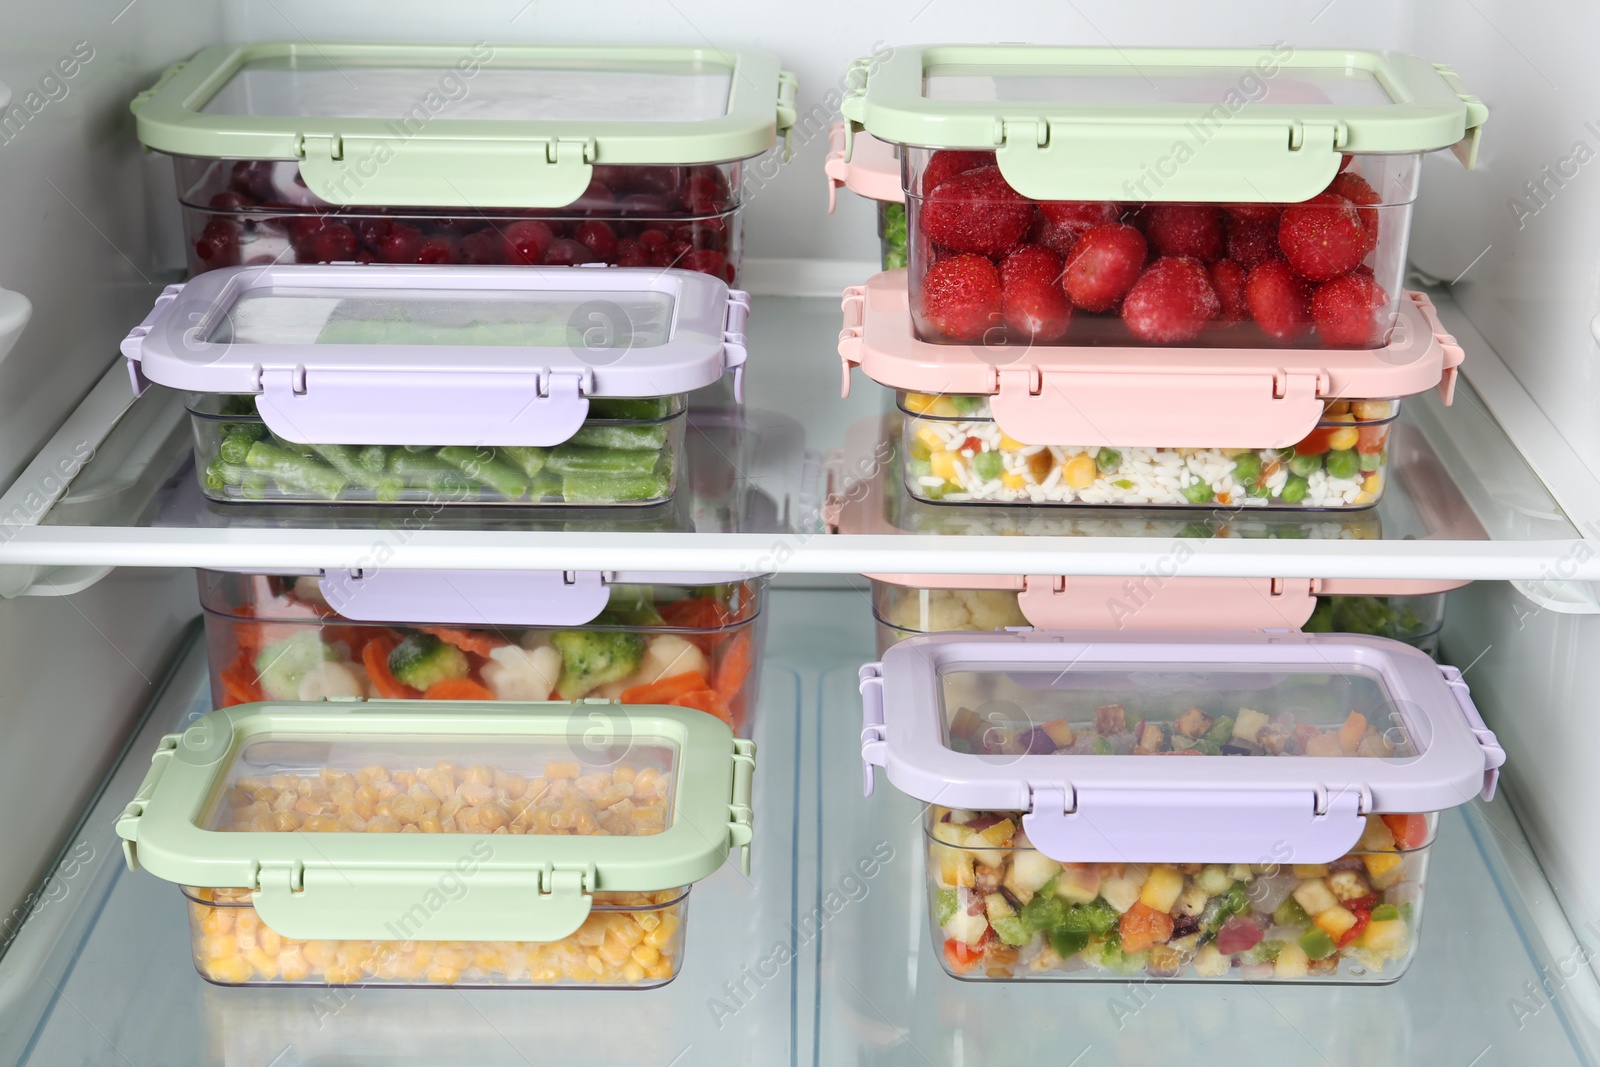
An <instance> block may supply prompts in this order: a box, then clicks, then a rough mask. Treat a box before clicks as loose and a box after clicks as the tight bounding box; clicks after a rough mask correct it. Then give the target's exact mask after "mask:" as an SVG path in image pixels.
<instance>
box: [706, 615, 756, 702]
mask: <svg viewBox="0 0 1600 1067" xmlns="http://www.w3.org/2000/svg"><path fill="white" fill-rule="evenodd" d="M749 676H750V628H749V627H748V626H747V627H745V628H744V629H743V630H740V631H739V632H738V633H736V634H734V635H733V640H732V641H729V642H728V647H727V648H725V649H723V650H722V655H721V656H720V657H718V659H717V666H716V670H714V671H713V672H712V683H711V686H712V688H713V689H715V690H716V691H717V692H718V693H720V694H722V699H723V700H732V699H733V696H734V694H735V693H737V692H739V690H741V689H743V688H744V680H745V679H746V678H748V677H749Z"/></svg>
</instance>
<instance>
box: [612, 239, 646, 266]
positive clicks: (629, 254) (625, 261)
mask: <svg viewBox="0 0 1600 1067" xmlns="http://www.w3.org/2000/svg"><path fill="white" fill-rule="evenodd" d="M616 264H617V266H619V267H648V266H649V265H650V253H649V252H647V251H645V249H644V246H643V245H641V244H640V243H639V242H638V241H635V240H634V239H633V238H632V237H624V238H623V239H622V240H620V241H618V242H617V258H616Z"/></svg>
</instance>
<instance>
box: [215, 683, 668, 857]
mask: <svg viewBox="0 0 1600 1067" xmlns="http://www.w3.org/2000/svg"><path fill="white" fill-rule="evenodd" d="M310 669H312V670H315V669H317V668H316V667H315V666H313V667H312V668H310ZM619 729H620V730H623V731H625V730H626V720H621V719H618V718H616V717H615V716H612V715H608V714H606V712H605V710H604V709H603V708H600V707H595V708H593V709H590V713H589V714H585V709H584V708H583V707H582V706H580V705H574V706H573V733H572V736H571V737H570V739H569V740H562V739H551V738H547V737H541V738H528V737H520V736H504V737H497V736H490V735H474V736H471V737H457V738H452V737H449V736H439V737H429V738H417V737H415V736H406V737H399V736H382V735H372V736H368V735H347V736H328V735H320V736H310V735H306V736H291V735H275V734H268V735H264V736H261V737H257V738H254V739H252V740H250V741H248V742H247V743H246V744H244V745H243V746H242V747H241V748H240V750H239V752H238V753H237V755H236V756H235V759H234V762H233V764H232V766H231V767H229V769H228V775H227V778H226V780H225V781H224V782H223V784H222V786H221V787H220V788H219V790H218V792H217V796H216V798H215V799H214V801H213V802H212V804H211V805H210V808H209V810H208V811H207V812H206V813H205V815H204V816H203V817H202V820H201V823H200V825H202V826H203V827H205V828H206V829H209V830H221V831H242V832H257V833H273V832H277V833H291V832H309V833H315V832H330V833H336V832H355V833H417V832H421V833H468V834H492V833H496V832H499V831H501V830H502V828H503V830H504V832H506V833H511V834H593V835H602V836H614V837H629V836H642V835H647V834H657V833H661V832H662V831H663V830H665V829H666V828H667V827H668V826H670V825H671V823H672V798H673V787H674V780H673V776H674V774H675V772H676V770H677V764H678V749H677V746H676V745H675V744H674V743H673V742H672V741H669V740H667V739H664V738H660V737H646V736H641V737H628V736H619V732H618V731H619Z"/></svg>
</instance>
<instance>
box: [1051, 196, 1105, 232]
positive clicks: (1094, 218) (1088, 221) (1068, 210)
mask: <svg viewBox="0 0 1600 1067" xmlns="http://www.w3.org/2000/svg"><path fill="white" fill-rule="evenodd" d="M1039 211H1040V212H1041V213H1042V214H1043V215H1044V217H1045V218H1046V219H1048V220H1049V221H1050V222H1052V223H1054V224H1055V225H1057V226H1061V227H1063V228H1065V229H1067V230H1069V231H1071V232H1072V233H1073V234H1075V235H1081V234H1083V233H1084V231H1086V230H1091V229H1093V228H1094V227H1096V226H1101V225H1104V224H1105V223H1108V222H1116V221H1118V220H1119V219H1121V218H1122V205H1121V204H1114V203H1112V202H1111V201H1109V200H1041V201H1039Z"/></svg>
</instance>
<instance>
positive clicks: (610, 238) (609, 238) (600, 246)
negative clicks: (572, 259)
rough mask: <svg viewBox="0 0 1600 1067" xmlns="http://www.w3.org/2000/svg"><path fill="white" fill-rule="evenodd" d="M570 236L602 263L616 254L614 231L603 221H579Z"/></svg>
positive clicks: (608, 260)
mask: <svg viewBox="0 0 1600 1067" xmlns="http://www.w3.org/2000/svg"><path fill="white" fill-rule="evenodd" d="M572 236H573V239H574V240H576V241H577V242H578V243H579V244H581V245H583V247H585V248H587V249H588V250H589V251H590V252H591V253H592V254H593V255H594V258H595V259H597V260H599V261H600V262H602V263H610V262H611V261H612V260H614V259H615V258H616V256H617V234H616V231H614V230H612V228H611V227H610V226H607V225H606V224H605V223H603V222H600V221H598V220H590V221H589V222H580V223H579V224H578V226H577V229H575V230H574V231H573V233H572Z"/></svg>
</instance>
